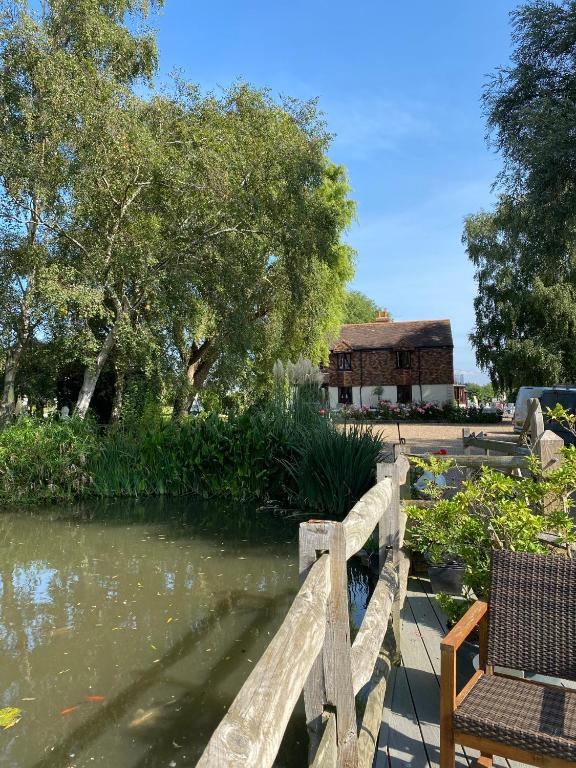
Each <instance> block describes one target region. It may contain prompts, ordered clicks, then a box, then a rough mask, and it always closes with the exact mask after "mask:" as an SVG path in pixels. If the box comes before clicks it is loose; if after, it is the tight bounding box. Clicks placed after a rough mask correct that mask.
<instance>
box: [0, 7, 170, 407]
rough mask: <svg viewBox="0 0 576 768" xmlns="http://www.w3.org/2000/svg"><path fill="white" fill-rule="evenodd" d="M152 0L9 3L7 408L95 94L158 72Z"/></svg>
mask: <svg viewBox="0 0 576 768" xmlns="http://www.w3.org/2000/svg"><path fill="white" fill-rule="evenodd" d="M148 6H149V3H148V2H147V0H142V2H140V1H139V0H137V1H136V2H134V1H133V0H106V1H105V2H104V1H103V0H47V1H46V2H43V3H42V5H41V8H40V9H38V8H37V7H36V4H34V5H33V6H32V4H30V3H28V2H27V1H26V0H2V2H1V3H0V158H1V160H0V249H1V250H0V295H1V297H0V304H1V305H2V307H3V309H4V314H3V319H2V328H1V330H0V342H2V346H3V353H4V366H3V368H4V385H3V392H2V401H1V408H0V417H1V418H7V417H9V416H10V415H11V413H12V412H13V408H14V388H15V382H16V377H17V372H18V368H19V365H20V362H21V359H22V355H23V353H24V351H25V348H26V345H27V344H28V343H29V342H30V340H31V339H32V338H33V337H34V335H35V334H36V333H37V332H38V329H39V327H40V326H41V324H42V321H43V310H44V307H43V306H42V299H41V297H42V295H43V293H44V290H45V289H47V290H48V291H50V286H51V284H52V289H53V287H54V286H53V280H54V265H55V262H56V261H57V258H58V257H57V252H58V249H59V245H60V244H61V242H62V241H70V242H72V241H71V240H70V238H71V235H70V234H69V232H68V231H67V222H68V220H69V217H70V215H71V212H72V211H73V210H74V206H75V199H74V196H73V194H72V191H71V181H72V178H73V177H74V174H75V172H76V166H77V146H78V140H79V137H80V136H81V135H82V133H83V131H84V129H85V126H86V125H87V124H89V123H90V119H91V114H92V113H93V110H94V95H97V94H99V92H100V90H101V89H102V88H103V87H106V86H107V85H108V84H109V83H111V82H119V83H123V84H130V83H132V82H134V81H135V80H136V79H138V78H140V77H149V76H150V75H151V74H152V73H153V71H154V67H155V62H156V48H155V43H154V40H153V38H152V37H151V36H150V35H149V34H148V33H147V32H142V33H141V34H139V33H138V31H136V32H134V31H133V30H134V28H135V26H137V24H138V21H139V20H141V19H142V18H143V16H144V15H145V14H146V13H147V10H148Z"/></svg>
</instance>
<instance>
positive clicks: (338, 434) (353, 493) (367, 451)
mask: <svg viewBox="0 0 576 768" xmlns="http://www.w3.org/2000/svg"><path fill="white" fill-rule="evenodd" d="M300 437H301V439H300V440H299V441H298V443H297V444H295V445H294V458H293V459H292V461H290V462H287V467H288V470H289V472H290V476H291V480H292V482H291V497H292V499H293V503H294V504H296V505H297V506H301V507H303V508H310V509H314V510H315V511H317V512H323V513H325V514H327V515H330V516H337V517H344V516H345V515H346V514H347V513H348V512H349V511H350V509H351V508H352V506H353V505H354V504H355V502H356V501H358V499H359V498H360V497H361V496H362V495H363V494H364V493H366V491H367V490H368V489H369V488H370V487H371V486H372V485H373V484H374V476H375V472H376V461H377V457H378V454H379V453H380V451H381V450H382V443H381V441H380V440H379V439H378V437H377V436H376V435H374V434H372V432H370V431H369V430H367V429H365V428H364V429H362V428H360V427H358V426H354V427H352V428H350V429H347V430H337V429H334V428H333V426H332V425H331V423H330V422H328V421H325V420H322V421H319V422H318V424H317V426H316V428H315V429H313V430H306V431H303V432H302V433H301V435H300Z"/></svg>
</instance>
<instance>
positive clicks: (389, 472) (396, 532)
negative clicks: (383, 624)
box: [376, 461, 401, 664]
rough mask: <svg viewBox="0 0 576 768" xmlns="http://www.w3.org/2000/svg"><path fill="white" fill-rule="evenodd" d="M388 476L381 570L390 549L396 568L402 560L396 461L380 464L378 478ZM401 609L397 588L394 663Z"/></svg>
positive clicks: (380, 525) (380, 533) (380, 531)
mask: <svg viewBox="0 0 576 768" xmlns="http://www.w3.org/2000/svg"><path fill="white" fill-rule="evenodd" d="M386 477H389V478H390V480H391V482H392V500H391V501H390V506H389V507H388V509H387V510H383V514H382V517H381V518H380V522H379V523H378V539H379V559H378V565H379V572H381V571H382V568H383V567H384V563H385V562H386V557H387V553H388V550H389V549H391V550H392V563H393V565H394V568H398V565H399V561H400V544H401V542H400V470H399V468H398V463H397V462H396V461H395V462H394V463H393V464H390V463H385V462H381V463H380V464H378V466H377V469H376V479H377V480H378V482H380V481H381V480H384V478H386ZM400 611H401V604H400V590H397V592H396V596H395V598H394V603H393V604H392V613H391V617H392V632H393V634H394V648H393V649H392V652H391V654H390V655H391V658H392V661H393V663H394V664H399V663H400V642H401V638H400V626H401V619H400Z"/></svg>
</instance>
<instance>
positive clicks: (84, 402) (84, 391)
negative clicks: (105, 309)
mask: <svg viewBox="0 0 576 768" xmlns="http://www.w3.org/2000/svg"><path fill="white" fill-rule="evenodd" d="M119 325H120V319H119V320H116V322H115V323H114V325H113V326H112V328H111V329H110V330H109V331H108V335H107V336H106V339H105V340H104V344H102V349H101V350H100V352H99V354H98V357H97V358H96V360H95V361H94V363H93V364H92V365H89V366H87V367H86V369H85V371H84V380H83V382H82V388H81V390H80V393H79V395H78V400H77V401H76V408H75V411H74V414H75V415H76V416H78V417H79V418H81V419H83V418H84V417H85V416H86V413H87V412H88V408H89V407H90V402H91V401H92V397H93V395H94V390H95V389H96V385H97V384H98V379H99V378H100V374H101V373H102V370H103V369H104V366H105V365H106V361H107V360H108V358H109V357H110V353H111V352H112V350H113V349H114V344H115V343H116V331H117V329H118V326H119Z"/></svg>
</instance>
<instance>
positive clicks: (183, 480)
mask: <svg viewBox="0 0 576 768" xmlns="http://www.w3.org/2000/svg"><path fill="white" fill-rule="evenodd" d="M297 367H298V366H295V368H297ZM300 371H302V367H301V366H300ZM294 389H295V390H296V391H295V392H292V393H291V395H290V397H289V398H287V397H286V391H285V390H283V387H282V385H281V383H280V382H279V383H278V386H277V388H276V391H275V393H274V395H273V397H272V398H271V399H270V400H269V401H268V402H267V403H265V404H263V405H261V406H258V407H256V406H254V407H252V408H248V409H244V410H238V411H235V412H231V413H230V414H229V415H227V416H221V415H218V414H216V413H208V412H204V413H202V414H201V415H199V416H197V417H189V418H186V419H183V420H179V421H175V420H171V419H167V418H166V417H165V416H164V415H163V414H162V412H161V409H159V408H158V407H157V406H156V405H154V404H153V403H151V404H150V405H148V406H147V407H146V408H145V409H144V412H143V413H140V412H138V411H136V410H133V411H132V413H133V415H132V417H131V418H124V419H123V420H121V421H120V422H119V423H117V424H114V425H113V426H110V427H108V428H105V429H102V428H97V427H96V425H95V424H94V423H93V422H92V421H91V420H90V419H88V420H86V421H85V422H83V421H82V420H80V419H77V418H73V419H70V420H68V421H52V420H34V419H31V418H30V419H21V420H19V421H17V422H16V423H14V424H12V425H10V426H8V427H7V428H5V429H4V430H3V431H1V432H0V501H2V502H3V503H14V502H30V503H45V502H53V501H61V500H71V499H73V498H79V497H90V496H99V497H143V496H151V495H184V494H197V495H200V496H203V497H227V498H233V499H237V500H245V499H255V498H257V499H262V500H266V499H277V500H284V501H287V502H289V503H292V504H295V505H297V506H298V507H300V508H302V507H305V508H307V509H314V510H316V511H317V512H323V513H324V512H326V513H329V514H331V515H344V514H346V512H347V511H348V510H349V508H350V507H351V506H352V505H353V504H354V502H355V501H356V500H357V499H358V498H359V497H360V496H361V495H362V494H363V493H364V492H365V491H366V490H367V489H368V488H369V487H370V485H372V483H373V482H374V471H375V463H376V457H377V455H378V453H379V451H380V448H381V445H380V442H379V441H378V440H377V439H376V438H375V437H373V436H372V435H371V434H369V433H368V432H366V431H360V430H349V431H347V432H345V431H339V430H337V429H336V428H335V426H334V425H333V424H332V422H330V421H329V420H328V419H327V418H325V417H324V416H323V415H322V413H321V412H322V407H321V400H320V397H321V396H320V390H319V388H318V384H315V385H312V384H311V383H307V382H304V383H301V384H300V385H299V386H298V387H295V388H294Z"/></svg>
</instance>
